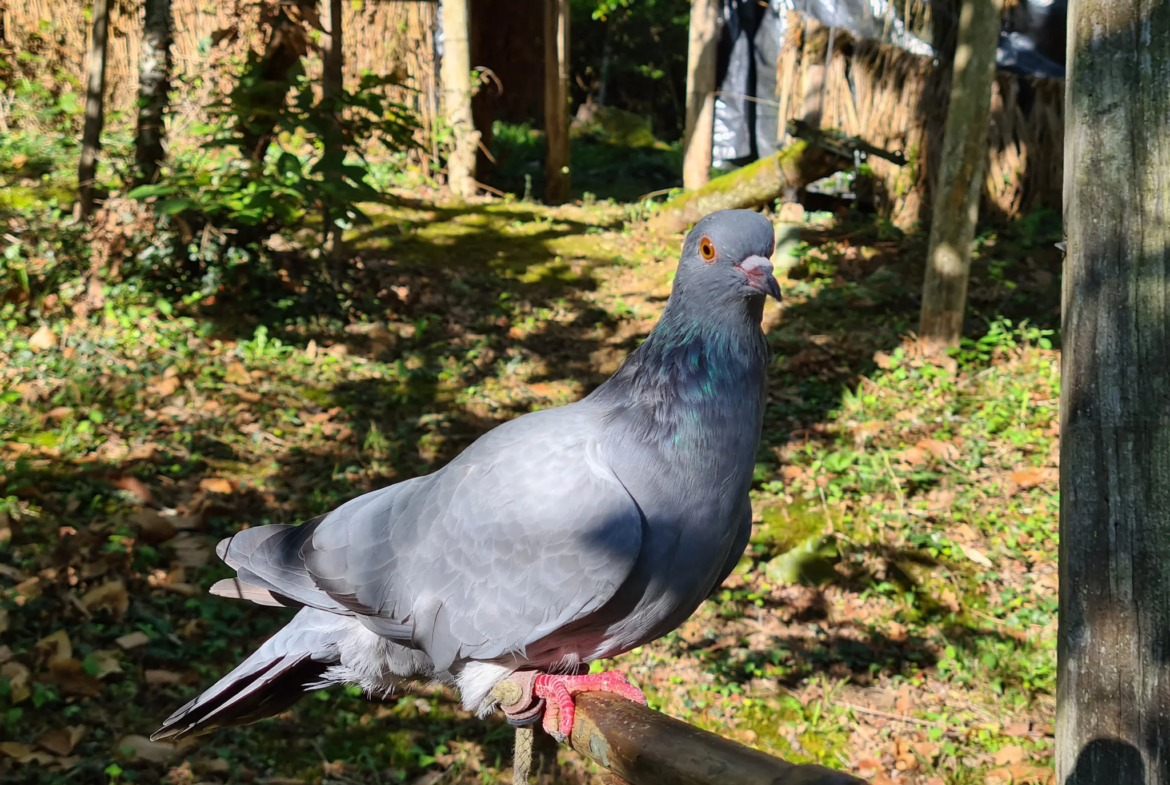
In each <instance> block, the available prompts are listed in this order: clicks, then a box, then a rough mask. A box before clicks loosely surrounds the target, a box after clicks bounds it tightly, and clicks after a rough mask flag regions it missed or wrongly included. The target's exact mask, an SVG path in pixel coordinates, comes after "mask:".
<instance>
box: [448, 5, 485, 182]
mask: <svg viewBox="0 0 1170 785" xmlns="http://www.w3.org/2000/svg"><path fill="white" fill-rule="evenodd" d="M467 3H468V0H443V6H442V11H443V64H442V78H443V100H444V107H445V111H446V113H447V123H448V124H449V125H450V126H451V135H452V137H453V139H452V141H453V145H452V148H451V152H450V154H449V155H448V157H447V183H448V185H450V187H451V193H452V194H454V195H455V196H457V197H459V198H461V199H466V198H467V197H469V196H475V154H476V150H477V149H478V147H479V131H477V130H475V120H474V119H473V118H472V115H471V46H470V43H469V41H468V32H469V29H470V28H469V27H468V24H469V22H468V15H467Z"/></svg>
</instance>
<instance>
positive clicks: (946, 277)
mask: <svg viewBox="0 0 1170 785" xmlns="http://www.w3.org/2000/svg"><path fill="white" fill-rule="evenodd" d="M1002 8H1003V0H963V8H962V11H961V12H960V14H959V43H958V47H957V48H956V50H955V60H954V73H953V75H952V79H951V100H950V105H949V106H948V107H947V124H946V130H945V132H944V134H943V149H942V158H941V161H940V163H939V171H938V179H937V180H936V182H935V188H934V203H933V205H932V208H931V219H930V246H929V250H928V251H927V256H926V281H925V284H924V285H923V291H922V318H921V321H920V322H919V328H918V337H919V339H920V341H921V342H922V347H923V349H924V350H925V351H926V353H927V354H930V355H938V354H941V353H943V352H945V351H946V349H947V348H948V347H951V346H958V345H959V338H960V337H961V336H962V334H963V309H964V308H965V307H966V304H967V278H968V276H969V274H970V272H971V243H972V241H973V240H974V239H975V222H976V220H977V219H978V218H979V195H980V194H981V193H982V191H983V176H984V172H985V170H986V167H987V126H988V122H989V117H990V114H991V87H992V83H993V82H994V80H995V49H996V45H997V43H998V42H999V23H1000V12H1001V10H1002Z"/></svg>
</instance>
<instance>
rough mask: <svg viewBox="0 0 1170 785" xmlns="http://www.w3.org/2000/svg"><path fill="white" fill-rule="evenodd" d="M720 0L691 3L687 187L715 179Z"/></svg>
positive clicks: (695, 186)
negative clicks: (713, 167)
mask: <svg viewBox="0 0 1170 785" xmlns="http://www.w3.org/2000/svg"><path fill="white" fill-rule="evenodd" d="M718 40H719V0H691V26H690V41H689V43H688V44H687V107H686V111H687V118H686V131H685V133H684V135H683V140H684V141H683V150H684V157H683V186H684V187H685V188H690V189H694V188H702V187H703V186H704V185H706V184H707V181H708V180H710V179H711V144H712V141H713V136H714V132H715V50H716V45H717V43H718Z"/></svg>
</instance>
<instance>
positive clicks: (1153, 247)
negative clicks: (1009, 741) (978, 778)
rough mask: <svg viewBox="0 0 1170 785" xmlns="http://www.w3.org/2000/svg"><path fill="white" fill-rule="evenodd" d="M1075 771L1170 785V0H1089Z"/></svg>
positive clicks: (1065, 391) (1072, 70)
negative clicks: (1169, 125)
mask: <svg viewBox="0 0 1170 785" xmlns="http://www.w3.org/2000/svg"><path fill="white" fill-rule="evenodd" d="M1068 31H1069V40H1068V49H1067V74H1068V77H1067V82H1066V87H1065V91H1066V92H1065V148H1064V156H1065V169H1064V226H1065V232H1066V235H1067V241H1066V253H1067V257H1066V260H1065V268H1064V281H1063V284H1064V289H1063V308H1064V316H1063V318H1064V326H1063V335H1062V341H1063V358H1062V360H1063V367H1062V390H1061V418H1060V419H1061V459H1060V471H1061V477H1060V488H1061V494H1060V502H1061V507H1060V631H1059V647H1058V666H1057V667H1058V680H1057V724H1056V771H1057V782H1059V783H1061V785H1128V784H1129V783H1143V784H1145V785H1155V784H1160V785H1164V784H1165V783H1170V132H1168V128H1167V118H1168V117H1170V89H1168V87H1167V85H1170V4H1167V3H1165V2H1153V1H1152V0H1073V2H1071V3H1070V4H1069V25H1068Z"/></svg>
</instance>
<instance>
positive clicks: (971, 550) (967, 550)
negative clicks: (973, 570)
mask: <svg viewBox="0 0 1170 785" xmlns="http://www.w3.org/2000/svg"><path fill="white" fill-rule="evenodd" d="M960 547H961V548H962V549H963V555H964V556H966V557H967V558H968V559H970V560H971V561H973V562H975V563H976V564H978V565H979V566H980V567H982V568H983V569H985V570H990V569H991V568H992V567H994V566H995V565H994V564H992V562H991V559H989V558H987V556H986V555H985V554H984V553H983V551H981V550H979V549H978V548H976V547H975V546H973V545H961V546H960Z"/></svg>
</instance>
